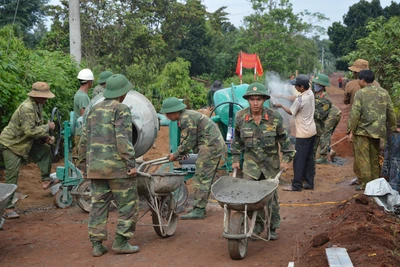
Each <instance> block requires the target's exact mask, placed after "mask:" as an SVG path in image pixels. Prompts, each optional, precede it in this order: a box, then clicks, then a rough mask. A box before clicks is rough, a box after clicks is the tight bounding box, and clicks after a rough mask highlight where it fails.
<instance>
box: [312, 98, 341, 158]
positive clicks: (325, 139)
mask: <svg viewBox="0 0 400 267" xmlns="http://www.w3.org/2000/svg"><path fill="white" fill-rule="evenodd" d="M341 116H342V112H341V111H340V109H339V108H338V107H336V106H335V105H332V108H331V111H330V112H329V115H328V118H327V119H326V121H325V130H324V133H323V134H322V136H321V140H320V145H319V147H320V158H319V159H317V160H316V163H317V164H326V163H328V153H329V151H331V152H333V150H331V149H330V144H331V137H332V134H333V132H334V131H335V129H336V126H337V125H338V124H339V122H340V118H341Z"/></svg>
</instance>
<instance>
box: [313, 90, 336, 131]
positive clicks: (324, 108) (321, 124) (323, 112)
mask: <svg viewBox="0 0 400 267" xmlns="http://www.w3.org/2000/svg"><path fill="white" fill-rule="evenodd" d="M331 107H332V101H331V99H330V98H329V95H328V93H327V92H326V91H325V90H324V91H323V92H322V93H320V94H315V112H314V121H315V126H316V127H317V136H321V135H322V134H323V133H324V130H325V121H326V119H327V118H328V116H329V112H330V111H331Z"/></svg>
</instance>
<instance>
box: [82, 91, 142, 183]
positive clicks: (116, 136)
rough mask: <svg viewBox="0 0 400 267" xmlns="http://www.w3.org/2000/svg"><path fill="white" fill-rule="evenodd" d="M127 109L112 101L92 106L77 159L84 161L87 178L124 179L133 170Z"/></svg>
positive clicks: (133, 152) (130, 117)
mask: <svg viewBox="0 0 400 267" xmlns="http://www.w3.org/2000/svg"><path fill="white" fill-rule="evenodd" d="M131 140H132V115H131V112H130V109H129V107H127V106H126V105H125V104H122V103H120V102H118V101H117V100H114V99H106V100H104V101H103V102H100V103H99V104H97V105H94V106H93V107H92V108H91V109H90V110H89V112H88V116H87V120H86V123H85V125H84V129H83V132H82V136H81V139H80V142H79V159H83V158H85V157H86V168H87V169H86V170H87V178H90V179H118V178H127V177H128V174H127V170H128V169H131V168H134V167H135V150H134V148H133V145H132V141H131Z"/></svg>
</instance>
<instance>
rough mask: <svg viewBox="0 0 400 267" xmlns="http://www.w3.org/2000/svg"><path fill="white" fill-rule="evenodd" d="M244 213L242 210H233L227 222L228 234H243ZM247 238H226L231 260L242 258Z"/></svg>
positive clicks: (245, 253)
mask: <svg viewBox="0 0 400 267" xmlns="http://www.w3.org/2000/svg"><path fill="white" fill-rule="evenodd" d="M244 220H245V215H244V213H242V212H235V213H234V214H233V215H232V217H231V219H230V222H229V234H245V232H244ZM247 245H248V239H247V238H243V239H228V250H229V256H230V257H231V259H233V260H242V259H244V258H245V257H246V255H247Z"/></svg>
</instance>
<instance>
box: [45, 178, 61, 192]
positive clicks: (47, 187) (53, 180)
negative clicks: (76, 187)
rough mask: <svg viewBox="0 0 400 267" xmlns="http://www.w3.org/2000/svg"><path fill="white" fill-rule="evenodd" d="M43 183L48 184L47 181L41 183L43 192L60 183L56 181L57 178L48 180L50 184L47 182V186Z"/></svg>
mask: <svg viewBox="0 0 400 267" xmlns="http://www.w3.org/2000/svg"><path fill="white" fill-rule="evenodd" d="M45 182H48V180H47V181H43V182H42V187H43V190H46V189H49V188H50V187H52V186H53V185H55V184H58V183H59V182H60V180H58V179H57V178H55V179H52V180H50V182H49V183H48V184H45Z"/></svg>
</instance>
